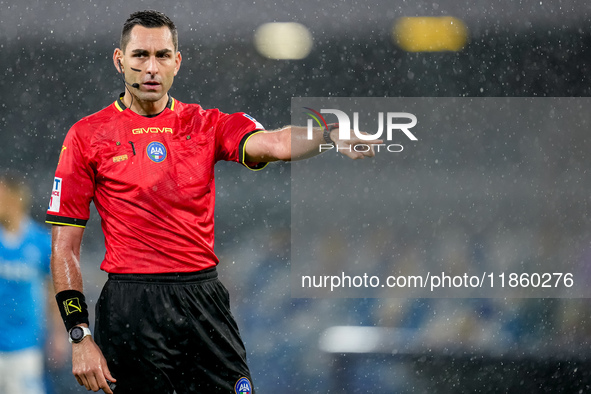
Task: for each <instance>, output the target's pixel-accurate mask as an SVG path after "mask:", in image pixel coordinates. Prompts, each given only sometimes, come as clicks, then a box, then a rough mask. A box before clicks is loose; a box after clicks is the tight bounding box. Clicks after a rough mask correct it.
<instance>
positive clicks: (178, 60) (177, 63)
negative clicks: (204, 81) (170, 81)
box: [174, 51, 183, 77]
mask: <svg viewBox="0 0 591 394" xmlns="http://www.w3.org/2000/svg"><path fill="white" fill-rule="evenodd" d="M182 60H183V57H182V56H181V53H180V52H179V51H176V58H175V59H174V62H175V67H174V76H175V77H176V74H177V73H178V72H179V69H180V68H181V61H182Z"/></svg>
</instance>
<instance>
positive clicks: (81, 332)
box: [70, 327, 84, 342]
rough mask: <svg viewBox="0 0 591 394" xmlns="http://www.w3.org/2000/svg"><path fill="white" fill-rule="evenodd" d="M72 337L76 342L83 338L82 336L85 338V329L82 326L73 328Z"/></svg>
mask: <svg viewBox="0 0 591 394" xmlns="http://www.w3.org/2000/svg"><path fill="white" fill-rule="evenodd" d="M70 338H72V341H74V342H78V341H80V340H82V338H84V330H82V328H80V327H74V328H72V331H70Z"/></svg>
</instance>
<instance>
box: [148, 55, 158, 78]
mask: <svg viewBox="0 0 591 394" xmlns="http://www.w3.org/2000/svg"><path fill="white" fill-rule="evenodd" d="M146 72H147V73H148V74H156V73H158V62H157V61H156V56H150V58H149V59H148V64H147V67H146Z"/></svg>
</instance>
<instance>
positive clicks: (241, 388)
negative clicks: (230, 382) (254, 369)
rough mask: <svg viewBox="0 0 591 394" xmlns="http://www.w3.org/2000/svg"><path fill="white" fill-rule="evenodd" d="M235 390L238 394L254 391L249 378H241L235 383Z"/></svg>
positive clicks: (247, 393)
mask: <svg viewBox="0 0 591 394" xmlns="http://www.w3.org/2000/svg"><path fill="white" fill-rule="evenodd" d="M234 392H235V393H236V394H251V393H252V385H251V384H250V381H249V380H248V379H247V378H244V377H243V378H240V379H238V381H237V382H236V384H235V385H234Z"/></svg>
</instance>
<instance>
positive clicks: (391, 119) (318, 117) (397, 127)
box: [304, 107, 417, 152]
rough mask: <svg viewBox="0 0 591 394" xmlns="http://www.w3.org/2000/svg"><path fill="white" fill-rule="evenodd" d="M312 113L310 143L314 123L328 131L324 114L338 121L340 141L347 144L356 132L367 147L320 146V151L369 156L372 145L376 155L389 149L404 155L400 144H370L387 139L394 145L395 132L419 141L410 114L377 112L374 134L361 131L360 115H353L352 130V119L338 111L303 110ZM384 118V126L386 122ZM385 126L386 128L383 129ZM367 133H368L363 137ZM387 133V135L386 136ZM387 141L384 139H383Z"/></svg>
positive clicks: (358, 145) (415, 122)
mask: <svg viewBox="0 0 591 394" xmlns="http://www.w3.org/2000/svg"><path fill="white" fill-rule="evenodd" d="M304 108H305V109H307V110H308V111H311V113H310V112H306V114H307V115H308V116H310V117H311V118H312V119H308V124H307V138H308V139H309V140H311V139H312V138H313V133H314V131H313V128H314V122H313V121H314V120H315V121H316V124H318V126H320V128H321V129H325V130H328V124H327V123H326V120H325V119H324V117H323V116H322V114H327V113H328V114H333V115H335V116H336V117H337V119H338V129H339V140H348V139H351V130H353V134H354V135H355V137H357V138H358V139H360V140H362V141H367V143H365V144H357V145H355V146H354V147H352V148H351V147H350V146H349V147H347V148H341V147H339V146H338V145H337V146H336V147H335V146H333V145H332V144H321V145H320V148H319V149H320V151H321V152H322V151H323V150H328V149H333V148H336V150H337V151H339V150H342V149H348V150H350V149H354V150H355V151H358V152H367V151H368V150H369V149H371V148H370V145H371V146H373V147H374V149H375V150H376V151H378V152H379V151H380V148H382V149H384V148H385V149H386V150H387V151H388V152H402V150H403V149H404V147H403V146H402V145H401V144H392V143H388V144H372V143H371V141H376V140H380V139H385V140H386V141H388V142H392V141H393V140H394V138H395V132H397V135H398V134H399V132H402V134H403V135H404V136H406V137H407V138H408V139H409V140H411V141H417V137H416V136H415V135H414V134H413V133H412V132H411V131H410V129H411V128H413V127H414V126H416V125H417V117H416V116H415V115H413V114H411V113H408V112H386V113H385V115H384V112H378V115H377V118H378V130H377V131H376V132H375V133H373V134H371V133H369V132H367V130H364V131H363V132H362V131H361V130H359V112H353V125H352V126H353V127H351V120H350V118H349V115H347V114H346V113H345V112H344V111H341V110H338V109H333V108H331V109H321V110H320V112H318V111H316V110H314V109H312V108H310V107H304ZM384 118H385V122H384ZM401 120H406V122H403V123H400V121H401ZM384 123H385V127H384ZM364 132H365V133H364ZM384 133H385V135H384ZM384 137H385V138H384Z"/></svg>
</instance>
